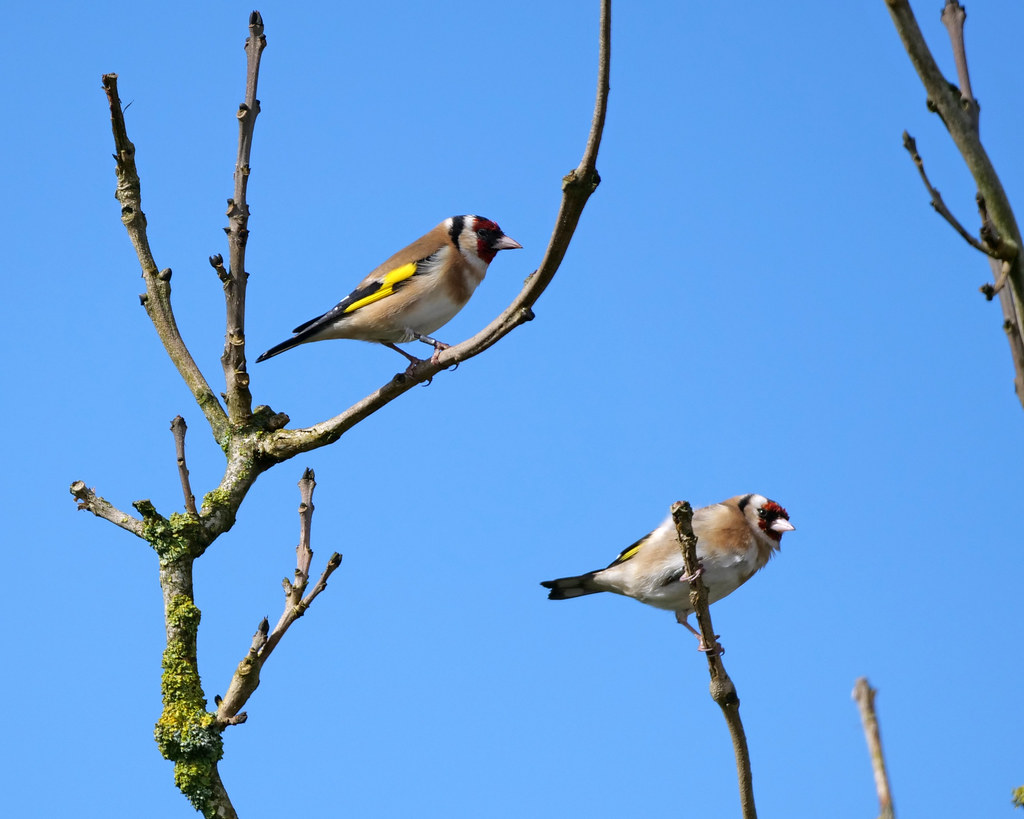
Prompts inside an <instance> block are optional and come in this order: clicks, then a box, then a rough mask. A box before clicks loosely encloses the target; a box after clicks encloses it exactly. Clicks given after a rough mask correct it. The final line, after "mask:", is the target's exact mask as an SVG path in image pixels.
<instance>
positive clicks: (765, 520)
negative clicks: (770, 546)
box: [757, 500, 789, 540]
mask: <svg viewBox="0 0 1024 819" xmlns="http://www.w3.org/2000/svg"><path fill="white" fill-rule="evenodd" d="M779 518H782V519H783V520H789V513H788V512H787V511H786V510H785V509H783V508H782V507H781V506H779V504H777V503H776V502H775V501H773V500H770V501H768V502H767V503H765V505H764V506H762V507H761V508H760V509H758V510H757V525H758V526H760V527H761V531H762V532H764V533H765V534H766V535H768V537H770V538H771V539H772V540H782V532H779V531H777V530H776V529H773V528H772V524H773V523H775V521H777V520H778V519H779Z"/></svg>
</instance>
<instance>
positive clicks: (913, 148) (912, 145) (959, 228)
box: [903, 131, 992, 256]
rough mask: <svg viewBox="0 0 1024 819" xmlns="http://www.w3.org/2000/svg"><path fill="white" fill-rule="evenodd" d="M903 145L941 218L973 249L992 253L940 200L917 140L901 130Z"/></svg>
mask: <svg viewBox="0 0 1024 819" xmlns="http://www.w3.org/2000/svg"><path fill="white" fill-rule="evenodd" d="M903 147H904V148H906V149H907V153H908V154H910V158H911V159H913V160H914V165H916V166H917V172H918V173H919V174H921V181H922V182H924V186H925V187H926V188H927V189H928V193H929V194H931V197H932V202H931V205H932V207H933V208H935V210H936V211H937V212H938V213H939V215H940V216H942V218H943V219H945V220H946V221H947V222H949V224H950V225H952V227H953V229H954V230H955V231H956V232H957V233H959V234H960V235H961V236H963V238H964V240H965V241H966V242H967V244H969V245H970V246H971V247H973V248H974V249H975V250H980V251H981V252H982V253H984V254H985V255H986V256H989V255H992V250H991V249H989V248H988V247H986V246H985V245H984V244H982V243H981V242H980V241H979V240H978V239H975V238H974V236H972V235H971V234H970V233H968V232H967V230H966V228H964V226H963V225H961V224H960V222H959V221H958V220H957V218H956V217H955V216H954V215H953V214H952V213H951V212H950V210H949V208H948V207H946V203H945V202H944V201H943V200H942V194H941V193H939V191H938V189H937V188H934V187H933V186H932V183H931V182H930V181H929V179H928V174H927V173H925V170H924V160H923V159H921V154H919V153H918V152H917V141H916V140H915V139H914V138H913V137H912V136H911V135H910V134H908V133H907V132H906V131H904V132H903Z"/></svg>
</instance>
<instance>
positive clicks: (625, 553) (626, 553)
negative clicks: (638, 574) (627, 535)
mask: <svg viewBox="0 0 1024 819" xmlns="http://www.w3.org/2000/svg"><path fill="white" fill-rule="evenodd" d="M650 537H651V535H650V534H649V533H648V534H646V535H644V536H643V537H642V538H640V540H638V541H637V542H636V543H634V544H633V545H632V546H627V547H626V548H625V549H623V550H622V552H621V553H620V554H619V556H618V557H617V558H615V560H613V561H612V562H611V563H610V564H609V565H608V568H609V569H610V568H611V567H612V566H618V565H619V564H620V563H625V562H626V561H627V560H629V559H630V558H631V557H634V556H635V555H636V553H637V552H639V551H640V547H641V546H643V545H644V544H645V543H646V542H647V541H648V540H649V539H650Z"/></svg>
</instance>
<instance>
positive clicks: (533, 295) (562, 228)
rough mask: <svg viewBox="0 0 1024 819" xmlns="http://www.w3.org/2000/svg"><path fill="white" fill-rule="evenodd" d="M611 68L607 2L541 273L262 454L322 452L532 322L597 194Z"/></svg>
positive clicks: (284, 433) (278, 436)
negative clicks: (468, 327)
mask: <svg viewBox="0 0 1024 819" xmlns="http://www.w3.org/2000/svg"><path fill="white" fill-rule="evenodd" d="M610 65H611V0H602V2H601V24H600V40H599V47H598V70H597V95H596V99H595V102H594V115H593V118H592V119H591V123H590V133H589V134H588V136H587V144H586V148H585V149H584V151H583V158H582V159H581V160H580V163H579V165H578V166H577V167H576V168H574V169H573V170H572V171H570V172H569V173H568V174H567V175H566V176H565V177H564V178H563V180H562V204H561V206H560V208H559V210H558V217H557V219H556V220H555V227H554V230H553V231H552V233H551V239H550V240H549V241H548V246H547V250H546V251H545V252H544V258H543V259H542V260H541V263H540V267H538V268H537V270H536V271H534V273H533V274H532V275H531V276H530V277H529V278H528V279H527V280H526V284H525V285H524V287H523V289H522V290H521V291H520V293H519V295H518V296H516V298H515V300H514V301H513V302H512V303H511V304H510V305H509V306H508V307H507V308H505V310H504V311H503V312H502V313H501V315H499V316H498V317H497V318H495V319H494V320H493V321H492V322H491V323H490V324H488V325H487V326H486V327H485V328H484V329H483V330H481V331H480V332H479V333H477V334H476V335H475V336H473V337H472V338H469V339H467V340H466V341H463V342H461V343H460V344H455V345H453V346H451V347H449V348H448V349H447V350H444V351H443V352H442V353H441V355H440V356H439V357H438V361H437V363H433V362H432V361H430V360H427V361H424V362H422V363H420V364H417V365H416V366H415V367H413V368H412V369H411V371H410V373H409V374H406V373H401V374H399V375H396V376H395V377H394V378H393V379H392V380H391V381H389V382H388V383H387V384H385V385H384V386H382V387H381V388H380V389H378V390H376V391H375V392H373V393H371V394H370V395H368V396H367V397H366V398H363V399H362V400H361V401H358V402H357V403H355V404H353V405H352V406H351V407H349V408H348V409H347V410H345V411H344V412H342V413H341V414H340V415H336V416H335V417H334V418H330V419H328V420H326V421H322V422H321V423H319V424H315V425H313V426H311V427H306V428H303V429H284V430H280V431H278V432H276V433H274V434H273V435H272V436H269V437H268V438H267V440H266V441H265V443H264V447H263V451H264V452H265V453H266V454H267V455H268V456H270V457H271V458H274V459H275V460H279V461H283V460H286V459H288V458H291V457H293V456H295V455H298V454H299V453H301V452H308V451H309V450H312V449H317V448H318V447H322V446H326V445H327V444H331V443H333V442H334V441H336V440H338V439H339V438H340V437H341V436H342V435H343V434H344V433H345V432H346V431H347V430H349V429H351V428H352V427H353V426H355V425H356V424H357V423H359V422H360V421H362V420H363V419H364V418H366V417H367V416H369V415H372V414H373V413H375V412H376V411H377V410H379V409H380V408H381V407H383V406H385V405H387V404H389V403H390V402H391V401H393V400H394V399H395V398H397V397H398V396H400V395H401V394H402V393H404V392H407V391H408V390H410V389H412V388H413V387H414V386H416V385H417V384H419V383H422V382H423V381H429V380H430V379H431V378H433V377H434V376H435V375H436V374H437V373H438V372H440V371H441V370H444V369H446V368H448V367H451V366H452V365H454V364H459V363H461V362H463V361H467V360H468V359H470V358H473V357H474V356H477V355H479V354H480V353H482V352H483V351H484V350H486V349H487V348H488V347H491V346H492V345H494V344H496V343H497V342H498V341H500V340H501V339H502V338H504V337H505V336H507V335H508V334H509V333H511V332H512V331H513V330H514V329H515V328H516V327H518V326H519V325H521V324H524V323H525V322H527V321H530V320H531V319H532V318H533V315H534V314H533V309H532V308H533V305H534V304H536V303H537V300H538V299H539V298H540V297H541V294H542V293H543V292H544V290H545V289H546V288H547V286H548V285H549V284H550V283H551V280H552V279H553V278H554V276H555V273H557V272H558V267H559V265H560V264H561V263H562V259H563V258H564V257H565V253H566V251H567V250H568V249H569V243H570V242H571V241H572V237H573V233H574V232H575V230H576V225H577V224H579V220H580V216H581V214H582V213H583V208H584V206H585V205H586V204H587V200H588V199H589V198H590V195H591V194H592V193H593V192H594V191H595V190H596V189H597V186H598V185H599V184H600V182H601V177H600V176H599V175H598V173H597V153H598V149H599V148H600V146H601V135H602V133H603V131H604V121H605V116H606V115H607V112H608V91H609V71H610Z"/></svg>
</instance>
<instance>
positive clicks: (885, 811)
mask: <svg viewBox="0 0 1024 819" xmlns="http://www.w3.org/2000/svg"><path fill="white" fill-rule="evenodd" d="M877 693H878V692H877V691H876V690H875V689H874V688H872V687H871V686H870V685H868V680H867V677H861V678H860V679H858V680H857V682H856V684H855V685H854V686H853V695H852V696H853V699H854V700H855V701H856V703H857V707H858V708H859V709H860V720H861V722H862V723H863V725H864V736H865V737H866V738H867V741H868V753H869V754H871V769H872V771H874V774H875V789H876V790H877V791H878V811H879V819H895V817H896V813H895V811H894V810H893V806H892V794H891V793H890V791H889V774H888V773H887V772H886V770H885V757H884V756H883V755H882V736H881V734H880V733H879V730H878V715H877V714H876V713H875V694H877Z"/></svg>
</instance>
